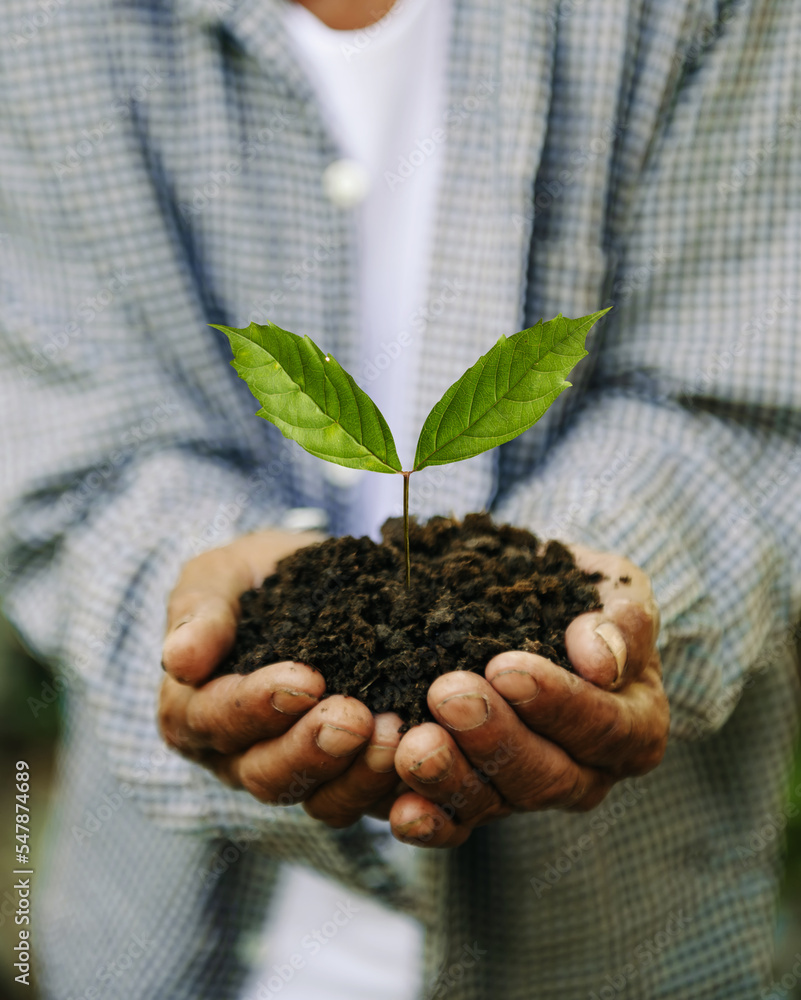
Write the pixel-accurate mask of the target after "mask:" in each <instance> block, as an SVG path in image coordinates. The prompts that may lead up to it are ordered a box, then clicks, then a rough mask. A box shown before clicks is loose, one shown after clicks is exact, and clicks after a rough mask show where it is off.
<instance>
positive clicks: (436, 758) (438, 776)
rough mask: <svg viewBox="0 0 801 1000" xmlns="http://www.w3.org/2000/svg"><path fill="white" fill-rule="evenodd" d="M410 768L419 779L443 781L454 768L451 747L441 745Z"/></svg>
mask: <svg viewBox="0 0 801 1000" xmlns="http://www.w3.org/2000/svg"><path fill="white" fill-rule="evenodd" d="M409 770H410V771H411V773H412V774H413V775H414V776H415V778H417V780H418V781H442V779H443V778H447V777H448V775H449V774H450V773H451V771H452V770H453V754H452V753H451V749H450V747H447V746H444V745H443V746H441V747H437V749H436V750H432V751H431V753H427V754H426V755H425V757H421V758H420V760H418V761H417V763H416V764H413V765H412V766H411V767H410V768H409Z"/></svg>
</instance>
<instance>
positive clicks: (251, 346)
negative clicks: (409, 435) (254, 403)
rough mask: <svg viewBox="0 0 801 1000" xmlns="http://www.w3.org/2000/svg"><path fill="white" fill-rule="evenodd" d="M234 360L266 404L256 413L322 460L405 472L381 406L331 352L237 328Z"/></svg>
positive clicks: (278, 332)
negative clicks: (380, 409)
mask: <svg viewBox="0 0 801 1000" xmlns="http://www.w3.org/2000/svg"><path fill="white" fill-rule="evenodd" d="M212 325H213V326H214V327H215V329H217V330H222V332H223V333H224V334H225V335H226V336H227V337H228V339H229V340H230V342H231V348H232V349H233V352H234V360H233V361H232V362H231V364H232V366H233V367H234V368H235V369H236V371H237V374H238V375H239V377H240V378H242V379H244V381H245V382H247V384H248V388H249V389H250V391H251V392H252V393H253V395H254V396H255V397H256V399H257V400H258V401H259V403H261V409H260V410H259V411H258V413H257V414H256V415H257V416H259V417H264V419H265V420H270V421H271V422H272V423H274V424H275V426H276V427H277V428H278V429H279V430H280V431H281V433H282V434H283V435H284V437H288V438H291V439H292V440H293V441H297V442H298V444H299V445H300V446H301V447H302V448H305V449H306V451H308V452H311V454H312V455H316V456H317V457H318V458H323V459H325V460H326V461H327V462H335V463H336V464H337V465H344V466H346V467H347V468H349V469H369V470H370V471H372V472H400V471H401V463H400V459H399V458H398V453H397V451H396V450H395V442H394V441H393V439H392V434H391V433H390V430H389V427H388V426H387V422H386V420H384V418H383V416H382V415H381V412H380V411H379V409H378V407H377V406H376V405H375V403H374V402H373V401H372V399H370V397H369V396H368V395H367V393H366V392H364V391H363V390H362V389H360V388H359V386H358V385H356V383H355V382H354V381H353V379H352V378H351V376H350V375H349V374H348V373H347V372H346V371H345V369H344V368H343V367H342V366H341V365H340V364H339V363H338V362H337V361H336V360H335V359H334V358H333V357H331V355H330V354H324V353H323V352H322V351H321V350H320V348H319V347H318V346H317V345H316V344H315V343H314V342H313V341H311V340H310V339H309V338H308V337H299V336H297V334H294V333H290V332H289V331H288V330H282V329H281V328H280V327H277V326H275V325H274V324H273V323H268V324H267V326H259V324H258V323H251V324H250V326H249V327H248V328H247V329H243V330H237V329H232V328H231V327H228V326H216V324H212Z"/></svg>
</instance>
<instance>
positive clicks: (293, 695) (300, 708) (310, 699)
mask: <svg viewBox="0 0 801 1000" xmlns="http://www.w3.org/2000/svg"><path fill="white" fill-rule="evenodd" d="M270 701H271V703H272V706H273V708H274V709H275V710H276V712H282V713H283V714H284V715H302V714H303V713H304V712H305V711H307V710H308V709H310V708H312V706H314V705H316V704H317V702H318V701H319V699H318V698H315V697H314V696H313V695H310V694H306V692H305V691H293V690H292V689H291V688H278V690H277V691H274V692H273V696H272V698H271V699H270Z"/></svg>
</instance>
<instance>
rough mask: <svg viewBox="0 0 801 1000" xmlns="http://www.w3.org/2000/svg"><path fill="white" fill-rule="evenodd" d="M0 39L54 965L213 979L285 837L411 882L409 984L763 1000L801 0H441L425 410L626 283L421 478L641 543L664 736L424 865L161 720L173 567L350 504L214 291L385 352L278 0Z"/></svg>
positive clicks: (328, 860) (161, 980)
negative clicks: (415, 929) (283, 409)
mask: <svg viewBox="0 0 801 1000" xmlns="http://www.w3.org/2000/svg"><path fill="white" fill-rule="evenodd" d="M0 46H2V58H1V59H0V85H1V86H2V94H3V100H2V102H1V103H0V343H1V345H2V346H1V348H0V349H1V350H2V359H3V366H2V373H0V408H1V409H0V414H1V415H0V426H1V427H2V433H3V448H2V461H3V475H2V483H1V484H0V511H1V514H0V536H1V541H0V544H1V546H2V548H1V549H0V579H2V588H3V593H4V606H5V609H6V612H7V614H8V615H9V616H10V618H11V619H12V620H13V621H14V622H15V624H16V626H17V627H18V628H19V630H20V632H21V634H22V635H23V636H24V638H25V640H26V641H27V642H28V643H29V644H30V646H31V647H32V648H33V649H34V650H35V651H36V652H37V653H38V655H39V656H41V657H43V658H44V659H46V660H47V661H48V662H50V663H51V664H52V665H53V666H54V668H55V669H56V670H57V672H58V678H59V680H58V686H59V687H60V688H61V689H62V690H63V691H64V692H65V698H66V706H67V724H66V732H65V737H64V742H63V749H62V753H61V763H60V772H59V774H60V778H59V783H58V795H57V801H56V805H55V812H54V817H53V820H52V824H51V828H50V856H49V862H48V866H47V872H46V873H44V874H43V875H42V877H41V879H40V881H39V883H38V888H37V892H38V898H37V908H36V923H35V925H34V930H33V934H34V938H35V946H36V949H35V950H36V954H37V956H38V961H39V969H40V977H41V980H42V982H43V986H44V991H45V994H46V996H48V997H51V998H60V1000H66V998H68V997H73V998H75V1000H77V998H81V1000H84V998H91V997H96V996H97V997H99V996H102V997H104V998H110V997H121V998H122V997H124V998H125V1000H153V998H155V997H158V998H169V1000H181V998H191V1000H203V998H209V1000H211V998H213V1000H220V998H226V1000H227V998H232V1000H233V998H236V997H238V996H239V995H240V994H241V988H242V983H243V982H244V978H245V976H246V975H247V973H248V967H249V961H250V956H251V955H252V948H249V942H251V943H252V936H253V935H254V934H256V933H258V930H259V928H260V927H261V925H262V921H263V918H264V915H265V912H266V910H267V909H268V907H269V905H270V894H271V890H272V887H273V885H274V880H275V875H276V870H277V866H278V865H280V863H281V862H284V861H293V862H299V863H302V864H306V865H310V866H314V867H315V868H317V869H318V870H320V871H322V872H325V873H327V874H329V875H333V876H334V877H336V878H338V879H340V880H341V881H342V883H343V884H344V885H346V886H348V887H349V888H350V889H352V890H357V891H361V892H366V893H374V894H376V895H378V896H379V897H380V898H382V899H385V900H386V901H388V903H390V904H391V905H394V906H398V907H402V908H404V909H406V910H408V911H409V912H412V913H415V914H416V915H417V916H418V917H419V918H420V919H421V920H422V921H423V922H424V924H425V926H426V929H427V972H426V995H428V996H444V995H446V994H447V995H448V997H449V998H451V1000H478V998H481V1000H491V998H492V1000H494V998H504V1000H524V998H526V1000H528V998H531V997H538V998H543V1000H556V998H559V1000H565V998H578V1000H585V998H590V997H591V998H598V997H600V998H604V1000H605V998H609V997H611V996H618V995H621V994H624V995H625V996H626V997H627V998H628V1000H634V998H641V1000H646V998H647V1000H654V998H658V997H663V998H667V997H670V998H673V1000H680V998H686V1000H701V998H704V997H708V998H719V997H726V998H742V1000H754V997H756V996H757V995H758V994H759V991H760V989H762V988H763V987H764V985H765V983H766V982H767V980H768V977H769V972H770V944H769V942H770V938H771V930H772V920H773V903H774V893H775V885H776V876H777V859H778V846H777V844H778V838H776V836H775V829H776V826H777V825H780V818H781V815H782V811H781V803H782V793H783V787H784V782H785V777H786V762H787V758H788V754H789V750H790V747H791V744H792V739H793V735H794V731H795V723H796V698H797V690H796V688H797V680H796V672H795V666H796V642H797V637H798V629H797V623H798V621H799V614H801V527H800V525H801V517H800V516H799V515H800V514H801V390H799V385H801V336H799V320H798V315H799V310H800V309H801V303H799V275H801V73H800V72H799V65H801V60H799V51H801V6H799V4H797V3H796V2H795V0H772V2H769V0H718V2H713V0H673V2H670V3H668V2H657V0H561V2H559V3H556V2H553V0H528V2H522V0H510V2H508V3H503V4H501V3H497V2H490V0H457V2H456V3H455V15H454V23H453V29H452V41H451V48H450V52H449V77H448V95H447V102H448V106H447V111H446V114H445V116H444V118H443V128H444V129H445V130H446V131H447V148H446V160H445V166H444V176H443V181H442V185H441V193H440V199H439V205H438V214H437V223H436V232H435V238H434V250H433V259H432V264H431V273H430V278H429V289H428V298H427V302H428V304H429V308H426V309H425V310H424V311H423V314H422V317H418V331H417V332H418V335H419V336H421V337H422V338H423V340H422V345H421V362H420V376H419V381H418V383H417V385H416V386H415V389H414V391H413V392H412V391H411V390H408V393H409V405H410V406H411V407H412V408H413V412H414V416H415V419H416V420H417V423H418V424H420V423H422V419H423V417H424V415H425V414H426V413H427V412H428V410H429V408H430V407H431V405H433V403H434V402H435V400H436V399H437V398H438V397H439V395H441V393H442V391H443V390H444V388H445V387H446V386H447V385H449V384H450V383H451V382H452V381H454V380H455V378H456V377H457V376H458V375H459V374H460V373H461V372H462V371H463V370H464V368H465V367H466V366H467V365H469V364H470V363H472V361H473V360H474V358H475V357H476V356H477V355H478V354H479V353H480V352H483V351H484V350H486V349H487V348H488V347H489V346H490V345H491V344H492V343H493V342H494V340H495V339H496V338H497V337H498V336H499V335H500V334H502V333H505V334H509V333H512V332H514V331H516V330H518V329H520V328H522V327H523V326H528V325H531V324H532V323H533V322H534V321H536V320H537V319H538V318H539V317H540V316H545V317H550V316H553V315H555V314H556V313H557V312H560V311H561V312H564V313H565V314H567V315H582V314H584V313H588V312H591V311H593V310H595V309H597V308H599V306H601V305H602V304H604V303H610V304H613V305H614V307H615V308H614V309H613V311H612V312H611V314H610V315H609V317H608V319H607V320H606V321H605V322H604V323H603V325H602V326H601V327H600V328H599V329H598V330H597V332H596V333H595V334H594V336H593V338H592V340H591V343H590V349H591V356H590V357H589V358H588V359H587V360H586V361H585V362H582V365H581V367H580V368H579V370H578V372H577V376H576V378H575V379H574V382H575V388H574V389H573V390H571V391H570V392H569V393H566V394H565V395H564V396H563V397H561V399H560V400H559V402H558V404H557V405H556V406H555V407H554V408H553V409H552V411H551V412H550V413H549V415H548V417H547V418H546V419H545V420H543V421H542V422H541V423H540V424H539V425H538V426H536V427H535V428H534V429H532V430H531V431H530V432H528V433H527V434H525V435H523V436H522V437H521V438H519V439H518V440H516V441H515V442H512V443H510V444H508V445H506V446H504V447H503V448H501V449H499V450H497V451H495V452H491V453H487V454H485V455H483V456H481V457H479V458H478V459H475V460H473V461H472V462H469V463H465V464H464V465H463V466H460V467H451V468H442V469H434V470H428V471H427V472H426V473H424V474H421V475H420V477H419V480H418V483H417V484H416V485H417V491H416V492H417V500H416V512H417V513H418V514H419V515H420V516H422V517H425V516H427V515H430V514H433V513H435V512H448V511H451V510H452V511H454V512H456V513H457V514H461V513H464V512H466V511H469V510H475V509H480V508H481V507H483V506H487V507H489V508H490V509H492V510H493V511H494V512H495V513H496V514H497V516H498V517H499V518H502V519H505V520H511V521H515V522H517V523H521V524H524V525H527V526H529V527H531V528H533V529H534V530H535V531H538V532H541V533H542V534H544V535H547V536H558V537H561V538H564V539H567V540H574V541H582V542H585V543H587V544H590V545H592V546H594V547H596V548H599V549H605V550H612V551H616V552H620V553H624V554H625V555H627V556H629V557H630V558H631V559H633V560H634V561H635V562H637V563H638V564H640V565H641V566H642V567H644V568H645V570H647V571H648V573H650V575H651V577H652V580H653V583H654V587H655V592H656V595H657V597H658V599H659V602H660V605H661V609H662V617H663V631H662V636H661V640H660V644H661V650H662V653H663V656H664V664H665V683H666V687H667V690H668V693H669V696H670V701H671V706H672V738H671V742H670V746H669V749H668V752H667V755H666V758H665V760H664V763H663V764H662V765H661V766H660V767H659V768H658V769H657V770H656V771H655V772H654V773H653V774H651V775H649V776H648V777H647V778H643V779H638V780H637V781H634V782H624V783H622V784H621V785H620V786H618V787H617V788H616V789H615V790H614V791H613V793H612V794H611V795H610V796H609V798H608V799H607V800H606V801H605V802H604V803H603V804H602V805H601V806H600V807H599V808H598V809H596V810H595V811H594V812H592V813H590V814H587V815H583V814H582V815H578V814H569V813H563V812H556V811H555V812H545V813H542V814H536V815H515V816H513V817H512V818H510V819H507V820H504V821H503V822H499V823H496V824H494V825H490V826H487V827H484V828H482V829H480V830H479V831H477V832H475V833H474V834H473V836H472V837H471V838H470V840H469V842H468V843H467V844H466V845H465V846H464V847H462V848H459V849H458V850H454V851H449V852H416V853H418V854H419V863H418V865H417V868H416V870H415V873H414V874H413V875H412V876H410V877H406V876H404V874H403V872H402V871H401V870H400V869H399V868H398V867H397V866H396V865H394V864H393V863H392V862H391V861H390V860H388V859H387V858H388V855H387V854H386V852H385V851H384V849H383V848H384V845H383V842H382V840H381V837H380V836H379V835H377V834H374V833H372V832H371V831H370V830H369V829H367V828H364V827H363V826H362V824H357V825H356V826H354V827H353V828H351V829H350V830H346V831H344V832H333V831H330V830H329V829H328V828H326V827H324V826H322V825H320V824H317V823H316V822H315V821H313V820H311V819H310V818H309V817H307V816H306V815H305V813H304V812H303V811H302V810H301V809H300V808H299V807H292V808H289V809H283V810H281V809H277V808H271V807H268V806H264V805H261V804H259V803H258V802H256V801H255V800H254V799H252V798H250V797H248V795H247V794H245V793H243V792H237V791H233V790H231V789H229V788H227V787H224V786H223V785H222V784H220V783H219V782H218V781H217V780H216V779H215V778H214V777H213V776H212V775H211V774H209V773H207V772H205V771H204V770H202V769H201V768H199V767H197V766H195V765H193V764H191V763H188V762H187V761H185V760H182V759H180V758H179V757H178V756H176V755H174V754H172V753H170V752H168V751H167V750H166V749H165V748H164V747H163V746H162V743H161V741H160V739H159V735H158V732H157V729H156V725H155V721H154V720H155V706H156V699H157V692H158V687H159V683H160V679H161V671H160V669H159V651H160V643H161V637H162V630H163V627H164V608H165V597H166V594H167V593H168V591H169V589H170V587H171V585H172V584H173V583H174V581H175V579H176V576H177V574H178V572H179V568H180V566H181V565H182V563H183V562H184V561H185V560H186V559H187V558H189V557H190V556H191V555H193V554H194V553H195V552H198V551H201V550H203V549H205V548H208V547H212V546H216V545H221V544H224V543H225V542H227V541H229V540H230V539H232V538H234V537H235V536H237V535H238V534H240V533H242V532H245V531H250V530H254V529H257V528H260V527H263V526H267V525H275V524H280V523H281V522H282V518H283V517H284V514H285V512H286V511H287V510H289V509H291V508H293V507H297V506H309V505H311V506H317V507H323V508H325V509H326V510H327V511H328V514H329V516H330V520H331V525H332V527H333V530H334V531H339V530H341V529H342V525H343V524H344V523H345V518H346V515H347V509H348V497H349V494H348V491H347V489H346V488H345V487H343V486H341V485H337V484H336V483H334V482H330V481H329V479H327V478H326V476H325V474H324V470H323V468H322V464H321V463H319V462H318V461H317V460H316V459H313V458H311V457H310V456H308V455H307V454H306V453H305V452H301V450H300V449H299V448H297V447H295V446H294V445H290V444H289V443H287V442H285V441H284V440H283V439H282V438H281V437H280V436H279V435H278V434H277V432H274V429H273V428H272V427H270V426H268V425H266V424H265V423H264V422H263V421H259V420H256V419H254V417H253V410H254V405H253V402H252V399H251V397H250V395H249V393H248V391H247V389H246V388H245V386H244V385H243V384H240V383H238V382H237V379H236V377H235V375H234V372H233V371H232V370H231V369H230V368H229V367H228V365H227V360H228V358H229V353H228V349H227V347H226V346H225V343H224V339H223V338H222V337H221V336H220V335H219V334H218V333H217V332H216V331H213V330H211V329H209V327H208V326H207V324H208V323H209V322H221V323H227V324H231V325H243V324H245V323H247V322H248V321H249V320H250V319H256V320H264V319H266V318H267V317H269V318H270V319H272V320H274V321H276V322H277V323H279V324H280V325H282V326H284V327H286V328H288V329H291V330H294V331H297V332H299V333H309V334H311V335H312V336H313V337H314V338H315V339H316V340H317V341H318V342H320V343H321V344H322V345H324V347H325V348H326V349H328V350H332V351H333V352H335V353H336V354H337V356H338V357H339V359H340V360H341V361H342V362H343V364H345V366H346V367H349V366H350V367H353V366H357V365H358V364H359V362H360V360H361V359H360V357H359V346H358V345H359V337H358V332H357V328H358V319H357V317H356V316H355V310H354V302H355V300H356V296H355V292H354V281H355V278H354V276H355V274H356V272H357V263H358V261H357V254H358V245H357V230H356V226H355V223H354V214H353V211H352V210H351V209H348V208H345V207H341V206H340V205H338V204H337V203H336V202H332V201H331V200H330V199H329V198H328V197H327V196H326V194H325V191H324V189H323V185H322V184H321V178H322V175H323V173H324V171H325V169H326V167H327V166H328V165H329V164H330V163H331V162H333V161H335V160H336V159H338V158H340V157H341V155H342V154H341V151H340V150H339V149H338V148H337V146H336V143H335V141H334V139H333V138H332V136H331V134H330V133H329V130H328V129H327V127H326V124H325V121H324V119H323V116H322V114H321V111H320V108H319V107H318V105H317V103H316V101H315V99H314V96H313V94H312V91H311V88H310V85H309V82H308V80H307V79H306V78H305V77H304V74H303V72H302V71H301V70H300V68H299V66H298V65H297V63H296V62H295V60H294V58H293V56H292V54H291V48H290V46H289V45H288V44H287V39H286V37H285V34H284V28H283V22H282V19H281V11H280V4H279V2H278V0H4V3H3V6H2V11H0ZM410 72H413V67H410ZM446 289H447V290H448V294H447V295H444V294H443V291H444V290H446ZM31 707H32V710H33V711H34V713H36V712H38V711H40V710H42V709H40V708H39V707H37V705H36V704H32V706H31ZM774 820H775V821H776V822H773V821H774ZM771 823H772V824H773V825H772V827H771ZM769 828H772V829H773V830H774V836H773V837H772V838H767V837H760V835H759V831H760V830H765V829H769ZM232 845H233V846H232ZM226 850H227V851H228V853H227V855H226V854H225V851H226ZM232 852H233V853H232ZM226 858H228V859H229V860H225V859H226ZM232 859H235V860H232ZM471 949H472V950H471ZM134 955H136V956H137V957H135V958H132V957H131V956H134ZM468 955H469V956H470V959H469V961H468V958H467V956H468ZM126 956H128V959H130V960H129V961H127V964H126V962H123V961H122V959H123V958H125V957H126ZM124 968H127V969H128V970H129V971H127V972H124V971H123V970H124Z"/></svg>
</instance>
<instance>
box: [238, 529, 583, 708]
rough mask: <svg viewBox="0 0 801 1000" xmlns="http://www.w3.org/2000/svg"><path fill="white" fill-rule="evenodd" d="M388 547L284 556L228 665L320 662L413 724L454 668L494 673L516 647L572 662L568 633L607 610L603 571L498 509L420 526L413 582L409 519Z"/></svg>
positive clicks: (247, 597)
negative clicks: (587, 614)
mask: <svg viewBox="0 0 801 1000" xmlns="http://www.w3.org/2000/svg"><path fill="white" fill-rule="evenodd" d="M382 535H383V539H384V541H383V544H382V545H376V544H375V542H373V541H371V540H370V539H369V538H351V537H346V538H332V539H329V540H327V541H325V542H322V543H320V544H319V545H312V546H309V547H308V548H304V549H300V550H299V551H297V552H295V553H293V554H292V555H291V556H288V557H287V558H285V559H283V560H282V561H281V562H280V563H279V564H278V569H277V572H275V573H274V574H273V575H272V576H269V577H268V578H267V579H266V580H265V581H264V583H263V585H262V586H261V587H260V588H259V589H258V590H251V591H249V592H248V593H246V594H244V595H243V597H242V621H241V623H240V625H239V630H238V633H237V640H236V645H235V647H234V650H233V652H232V654H231V657H230V658H229V661H228V663H227V665H226V667H225V669H226V670H227V671H229V672H230V671H238V672H239V673H250V672H251V671H253V670H256V669H257V668H258V667H262V666H264V665H265V664H268V663H276V662H278V661H281V660H297V661H300V662H303V663H307V664H309V666H311V667H314V668H315V669H316V670H319V671H320V673H321V674H322V675H323V677H324V678H325V682H326V690H327V693H328V694H334V693H340V694H346V695H352V696H353V697H355V698H358V699H359V700H360V701H362V702H363V703H364V704H365V705H367V706H368V708H370V709H371V710H372V711H373V712H385V711H389V710H394V711H396V712H397V713H398V714H399V715H400V716H401V717H402V718H403V719H404V720H405V721H406V723H408V725H410V726H413V725H416V724H418V723H420V722H424V721H426V720H430V719H431V714H430V712H429V710H428V706H427V704H426V693H427V691H428V688H429V686H430V685H431V683H432V681H434V679H435V678H436V677H438V676H439V675H440V674H443V673H447V672H448V671H450V670H475V671H477V672H479V673H482V672H483V670H484V667H485V665H486V663H487V661H488V660H489V659H490V658H491V657H493V656H495V654H496V653H500V652H502V651H503V650H507V649H523V650H528V651H530V652H534V653H540V654H541V655H542V656H546V657H548V659H550V660H554V661H555V662H556V663H560V664H561V665H562V666H563V667H565V668H567V669H568V670H569V669H570V662H569V661H568V659H567V655H566V653H565V643H564V636H565V629H566V628H567V626H568V625H569V623H570V622H571V621H572V620H573V618H575V617H576V615H579V614H581V613H582V612H584V611H593V610H595V609H597V608H599V607H600V602H599V600H598V592H597V590H596V589H595V587H594V583H597V582H598V580H599V579H600V578H601V577H600V575H599V574H594V575H590V574H587V573H583V572H581V571H580V570H578V569H577V568H576V564H575V562H574V560H573V556H572V555H571V553H570V552H569V551H568V550H567V549H566V548H565V547H564V546H563V545H561V544H560V543H559V542H548V543H547V545H545V546H544V547H543V546H542V545H541V543H540V542H539V540H538V539H537V538H536V537H535V536H534V535H532V534H531V533H530V532H528V531H524V530H522V529H521V528H515V527H512V526H511V525H495V524H493V522H492V520H491V519H490V517H489V516H488V515H486V514H468V516H467V517H466V518H465V519H464V522H463V523H461V524H460V523H459V522H458V521H454V520H451V519H449V518H444V517H435V518H433V519H432V520H431V521H429V522H428V524H426V525H425V526H419V525H417V524H415V523H412V526H411V559H412V589H411V591H410V592H408V591H407V590H406V589H405V568H404V566H405V562H404V554H403V522H402V520H401V519H400V518H393V519H391V520H389V521H387V522H386V523H385V525H384V527H383V529H382Z"/></svg>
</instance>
